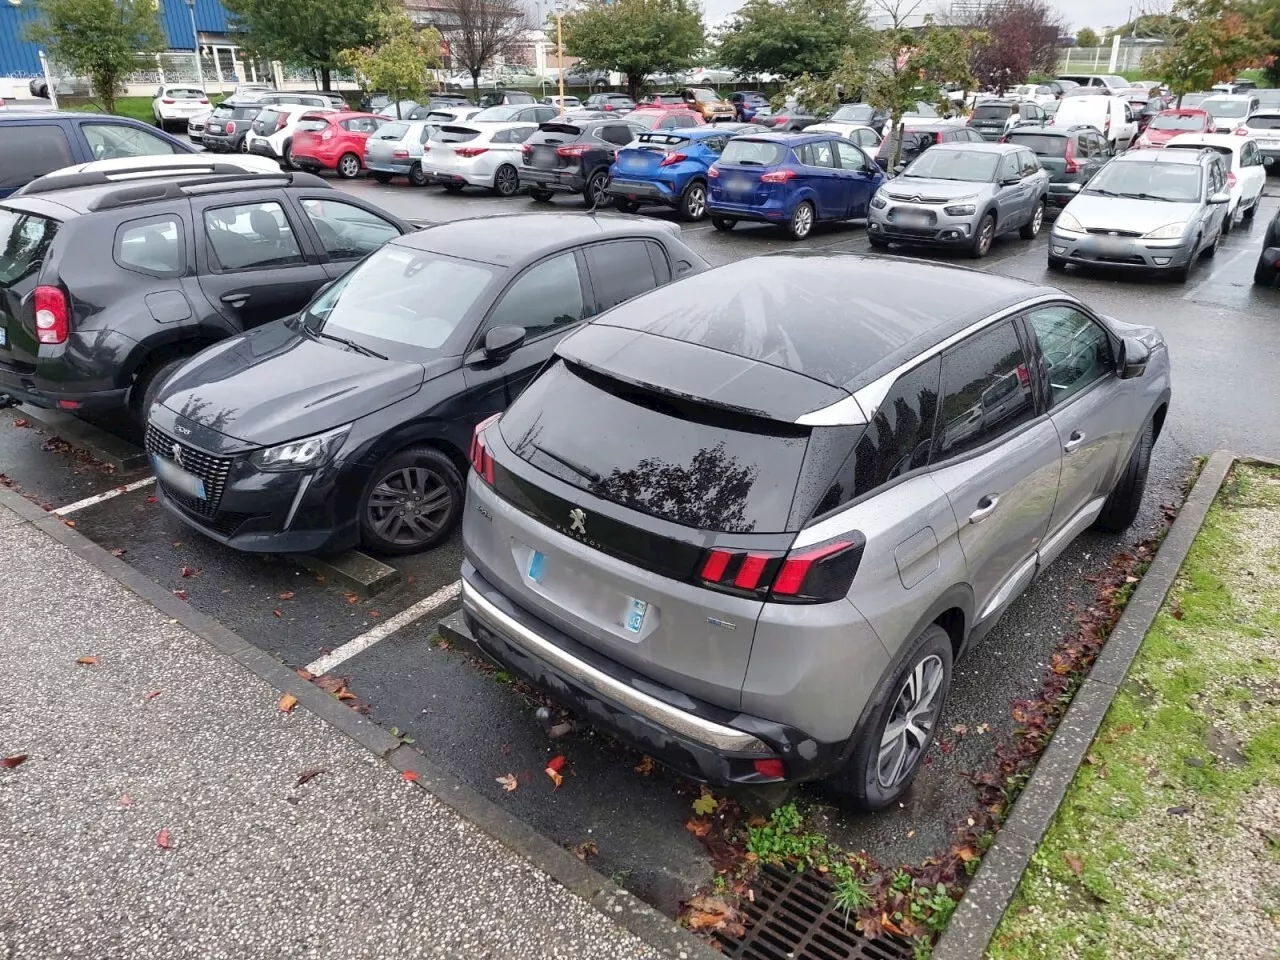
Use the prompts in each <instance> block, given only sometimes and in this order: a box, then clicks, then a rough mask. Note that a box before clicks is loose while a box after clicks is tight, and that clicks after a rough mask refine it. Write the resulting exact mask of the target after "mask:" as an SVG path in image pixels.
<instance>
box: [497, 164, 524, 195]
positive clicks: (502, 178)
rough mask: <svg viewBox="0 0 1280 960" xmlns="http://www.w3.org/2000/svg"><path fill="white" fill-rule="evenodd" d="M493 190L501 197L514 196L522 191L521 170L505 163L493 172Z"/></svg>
mask: <svg viewBox="0 0 1280 960" xmlns="http://www.w3.org/2000/svg"><path fill="white" fill-rule="evenodd" d="M493 192H494V193H496V194H497V195H498V196H500V197H514V196H515V195H516V194H517V193H519V192H520V171H519V170H517V169H516V168H515V167H513V166H512V165H511V164H509V163H504V164H503V165H502V166H500V167H499V168H498V169H497V170H495V171H494V173H493Z"/></svg>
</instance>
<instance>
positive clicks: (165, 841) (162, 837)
mask: <svg viewBox="0 0 1280 960" xmlns="http://www.w3.org/2000/svg"><path fill="white" fill-rule="evenodd" d="M156 846H157V847H160V848H161V849H162V850H172V849H173V837H172V836H171V835H170V833H169V828H168V827H165V828H163V829H162V830H161V831H160V832H159V833H157V834H156Z"/></svg>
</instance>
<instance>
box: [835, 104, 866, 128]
mask: <svg viewBox="0 0 1280 960" xmlns="http://www.w3.org/2000/svg"><path fill="white" fill-rule="evenodd" d="M873 116H875V110H873V109H872V108H871V106H870V105H868V104H865V103H846V104H844V105H843V106H841V107H838V108H837V109H836V112H835V113H833V114H832V115H831V119H832V120H840V121H843V122H845V123H870V122H871V118H872V117H873Z"/></svg>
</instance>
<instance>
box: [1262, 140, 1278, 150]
mask: <svg viewBox="0 0 1280 960" xmlns="http://www.w3.org/2000/svg"><path fill="white" fill-rule="evenodd" d="M1258 146H1260V147H1266V148H1267V149H1271V148H1272V147H1280V140H1259V141H1258Z"/></svg>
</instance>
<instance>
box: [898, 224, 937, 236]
mask: <svg viewBox="0 0 1280 960" xmlns="http://www.w3.org/2000/svg"><path fill="white" fill-rule="evenodd" d="M888 233H889V235H890V236H894V237H918V238H919V239H921V240H933V239H934V238H936V237H937V236H938V230H937V228H936V227H900V226H898V225H897V224H896V223H895V224H892V229H891V230H889V231H888Z"/></svg>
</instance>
